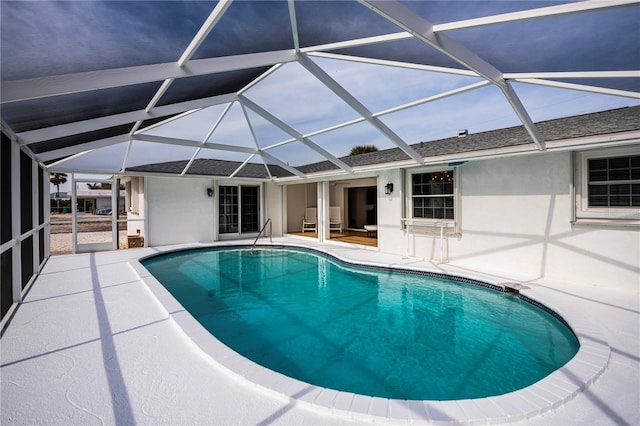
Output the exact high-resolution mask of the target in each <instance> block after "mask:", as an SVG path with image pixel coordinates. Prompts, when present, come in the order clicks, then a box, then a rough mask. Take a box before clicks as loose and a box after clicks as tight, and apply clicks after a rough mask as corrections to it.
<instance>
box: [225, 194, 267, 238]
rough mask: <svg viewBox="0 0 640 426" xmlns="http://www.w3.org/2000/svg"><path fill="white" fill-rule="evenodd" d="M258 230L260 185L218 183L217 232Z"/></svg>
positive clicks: (242, 232) (243, 232)
mask: <svg viewBox="0 0 640 426" xmlns="http://www.w3.org/2000/svg"><path fill="white" fill-rule="evenodd" d="M259 230H260V187H259V186H251V185H225V186H223V185H220V186H219V187H218V233H219V234H221V235H223V234H224V235H229V234H246V233H255V232H258V231H259Z"/></svg>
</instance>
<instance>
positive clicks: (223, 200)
mask: <svg viewBox="0 0 640 426" xmlns="http://www.w3.org/2000/svg"><path fill="white" fill-rule="evenodd" d="M218 194H219V195H218V197H219V213H218V218H219V230H220V233H221V234H233V233H237V232H238V187H237V186H221V187H219V189H218Z"/></svg>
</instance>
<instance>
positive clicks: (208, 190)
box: [207, 188, 213, 197]
mask: <svg viewBox="0 0 640 426" xmlns="http://www.w3.org/2000/svg"><path fill="white" fill-rule="evenodd" d="M207 195H208V196H209V197H213V188H207Z"/></svg>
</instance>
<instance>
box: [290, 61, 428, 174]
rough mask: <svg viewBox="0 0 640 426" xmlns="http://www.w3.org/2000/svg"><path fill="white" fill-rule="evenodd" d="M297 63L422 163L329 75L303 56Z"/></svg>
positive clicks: (413, 152)
mask: <svg viewBox="0 0 640 426" xmlns="http://www.w3.org/2000/svg"><path fill="white" fill-rule="evenodd" d="M298 62H299V63H300V64H301V65H302V66H303V67H304V68H305V69H306V70H307V71H309V72H310V73H311V74H312V75H313V76H314V77H315V78H317V79H318V80H319V81H320V82H322V83H323V84H324V85H325V86H327V87H328V88H329V90H331V91H332V92H333V93H335V94H336V95H337V96H338V97H339V98H340V99H342V100H343V101H344V102H346V103H347V105H349V106H350V107H351V108H353V109H354V110H355V111H356V112H357V113H358V114H360V115H361V116H362V117H364V118H365V120H367V121H368V122H369V123H370V124H371V125H372V126H373V127H375V128H376V129H377V130H378V131H379V132H381V133H382V134H383V135H384V136H386V137H387V138H388V139H389V140H390V141H391V142H393V143H394V144H395V145H396V146H397V147H398V148H400V149H401V150H402V151H404V152H405V154H407V155H408V156H409V157H411V158H413V159H414V160H415V161H416V162H417V163H418V164H422V163H423V162H424V160H423V158H422V156H421V155H420V154H418V153H417V152H416V151H415V150H414V149H413V148H411V147H410V146H409V144H407V143H406V142H405V141H404V140H403V139H402V138H401V137H400V136H398V135H397V134H396V133H395V132H394V131H393V130H391V128H389V127H388V126H387V125H386V124H384V123H383V122H382V121H381V120H380V119H379V118H378V117H376V116H374V115H373V113H372V112H371V111H369V110H368V109H367V108H366V107H365V106H364V105H363V104H362V103H361V102H360V101H359V100H357V99H356V98H355V97H354V96H353V95H352V94H351V93H350V92H349V91H348V90H347V89H345V88H344V87H342V86H341V85H340V84H339V83H338V82H337V81H335V80H334V79H333V78H332V77H331V76H330V75H329V74H327V73H326V72H325V71H324V70H323V69H322V68H320V66H318V65H317V64H316V63H315V62H313V61H312V60H311V59H309V58H308V57H306V56H305V55H299V59H298Z"/></svg>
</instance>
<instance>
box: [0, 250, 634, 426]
mask: <svg viewBox="0 0 640 426" xmlns="http://www.w3.org/2000/svg"><path fill="white" fill-rule="evenodd" d="M287 241H295V242H297V243H300V239H299V238H298V239H294V238H291V239H288V240H287V239H279V240H278V242H287ZM303 241H305V243H306V239H305V240H303ZM274 242H276V240H274ZM324 247H325V248H328V249H329V250H330V251H333V252H335V253H336V254H339V255H340V256H341V257H346V258H350V259H353V260H356V261H357V260H361V261H368V262H372V261H378V262H380V263H384V264H396V263H402V264H410V265H414V266H424V267H428V268H430V269H434V268H436V266H434V265H432V264H431V263H429V262H422V261H417V260H415V259H413V260H410V259H400V258H398V257H390V256H385V255H382V254H379V253H377V252H376V251H373V250H365V249H361V248H353V247H349V246H347V245H344V244H337V243H336V244H332V245H325V246H324ZM155 251H157V249H154V248H147V249H131V250H122V251H117V252H104V253H94V254H82V255H75V256H72V255H63V256H54V257H52V258H51V259H49V261H48V262H47V264H46V266H45V267H44V269H43V271H42V274H41V275H40V277H39V278H38V279H37V280H36V282H35V283H34V285H33V287H32V288H31V289H30V291H29V293H28V295H27V297H26V299H25V301H24V303H23V304H22V305H21V306H20V307H19V309H18V310H17V311H16V313H15V315H14V316H13V318H12V320H11V322H10V324H9V325H8V326H7V327H6V329H5V332H4V334H3V337H2V341H1V344H2V346H1V352H0V355H1V359H0V373H1V406H0V409H1V417H0V423H2V424H3V425H18V424H20V425H22V424H77V425H85V424H154V425H155V424H349V423H353V419H350V418H348V417H343V416H340V415H338V413H335V412H330V411H327V410H324V411H323V410H313V409H308V408H307V407H305V406H300V405H296V404H295V403H292V402H291V401H289V400H284V399H279V398H277V397H275V396H273V395H272V394H267V393H264V392H262V391H261V390H259V389H258V388H257V387H255V386H252V385H251V384H250V383H247V382H246V381H243V380H240V379H238V377H237V376H235V375H233V374H232V373H229V372H228V371H226V370H224V369H221V368H220V367H219V366H218V365H217V363H215V362H212V360H211V359H210V358H208V357H207V356H206V355H204V354H202V352H200V351H199V350H197V349H196V348H195V346H194V345H193V343H192V342H191V341H190V340H189V339H188V338H187V337H186V336H185V335H184V334H183V332H182V331H181V330H180V329H179V328H178V327H177V325H176V324H175V323H174V322H173V320H171V319H170V318H169V317H168V315H167V313H166V311H164V310H163V308H162V307H161V306H160V305H159V304H158V303H157V301H156V299H154V297H153V296H152V294H151V293H150V292H149V290H148V288H147V287H146V286H145V285H144V283H143V282H142V281H141V280H140V279H139V277H138V275H137V274H136V273H135V272H134V270H133V268H132V267H131V266H130V264H129V259H130V258H132V257H138V256H140V255H142V254H151V253H154V252H155ZM437 268H439V269H442V270H444V271H446V272H451V273H459V274H462V273H464V274H465V275H477V276H478V278H487V279H491V280H492V281H497V280H501V281H510V280H513V277H486V276H485V277H483V276H482V274H474V272H473V271H469V270H466V269H465V268H464V265H462V264H447V265H441V266H438V267H437ZM526 285H527V286H529V287H531V290H530V291H531V295H532V296H535V297H540V298H543V299H544V300H545V301H549V303H550V304H551V305H554V306H562V309H575V310H576V311H578V312H579V313H580V314H582V315H586V316H589V317H591V318H592V319H593V327H595V328H597V329H598V331H599V332H601V333H602V334H603V335H604V336H605V338H606V340H607V343H608V344H609V346H610V347H611V358H610V362H609V366H608V367H607V369H606V370H605V371H604V373H603V374H602V375H601V376H600V377H599V378H598V379H597V380H596V381H595V382H594V383H593V384H591V385H590V386H589V387H588V388H587V389H586V390H584V391H582V392H580V393H578V394H577V395H576V396H575V397H574V398H573V399H572V400H570V401H569V402H567V403H565V404H562V405H561V406H559V407H557V408H556V409H555V410H553V411H551V412H548V413H546V414H543V415H540V416H537V417H533V418H530V419H528V420H526V421H525V422H526V423H529V424H536V425H537V424H540V425H548V424H585V425H587V424H589V425H591V424H639V423H640V409H639V407H638V401H639V400H640V368H639V364H640V336H639V333H640V332H639V328H640V298H639V293H638V292H639V289H638V287H636V288H633V289H620V288H615V287H614V286H611V285H608V283H603V284H602V286H598V287H595V286H590V287H587V286H580V285H577V284H567V283H552V282H545V281H544V280H538V281H533V282H527V283H526Z"/></svg>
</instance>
